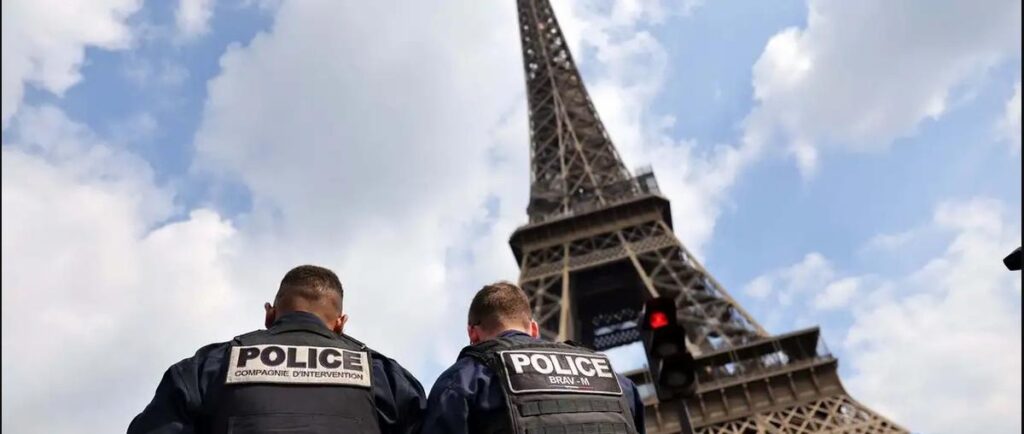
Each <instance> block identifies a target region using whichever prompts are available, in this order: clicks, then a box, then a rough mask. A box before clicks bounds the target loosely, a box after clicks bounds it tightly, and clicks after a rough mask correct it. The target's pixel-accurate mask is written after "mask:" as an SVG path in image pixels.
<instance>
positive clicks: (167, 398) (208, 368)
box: [128, 312, 426, 434]
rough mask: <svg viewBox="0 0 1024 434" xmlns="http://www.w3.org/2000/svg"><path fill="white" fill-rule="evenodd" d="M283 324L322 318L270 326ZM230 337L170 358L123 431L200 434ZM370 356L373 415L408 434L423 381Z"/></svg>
mask: <svg viewBox="0 0 1024 434" xmlns="http://www.w3.org/2000/svg"><path fill="white" fill-rule="evenodd" d="M288 323H308V324H317V325H318V326H319V327H323V329H324V330H328V329H327V327H326V326H324V324H323V321H321V320H320V319H319V318H318V317H316V316H315V315H313V314H310V313H306V312H289V313H286V314H284V315H281V316H280V317H278V319H277V321H275V322H274V324H273V325H272V326H271V327H273V326H276V325H278V324H288ZM229 351H230V342H223V343H218V344H212V345H207V346H205V347H203V348H200V349H199V351H197V352H196V354H195V355H194V356H192V357H189V358H187V359H185V360H182V361H180V362H178V363H175V364H174V365H173V366H171V367H170V368H169V369H167V372H166V373H164V377H163V379H162V380H160V385H159V386H157V388H156V396H154V397H153V401H152V402H150V403H149V405H147V406H146V409H145V410H142V413H139V415H138V416H135V419H134V420H132V423H131V425H129V426H128V434H193V433H196V434H199V433H202V432H203V427H202V426H197V425H201V423H199V422H200V417H201V416H200V414H201V413H200V410H201V409H202V408H203V398H204V397H205V396H209V395H210V391H211V390H212V389H213V388H215V387H222V386H223V382H224V377H223V376H224V372H226V371H225V369H226V368H225V365H226V364H227V363H228V358H229V356H230V353H229ZM370 354H371V358H372V360H373V371H372V372H373V374H372V375H373V377H372V378H373V396H374V402H375V404H376V406H377V420H378V421H379V422H380V428H381V432H383V433H385V434H413V433H415V432H416V431H417V430H418V428H419V422H420V420H421V419H422V416H423V411H424V408H425V406H426V400H425V398H424V394H423V386H421V385H420V382H419V381H417V380H416V378H415V377H413V376H412V374H410V373H409V372H408V371H406V370H405V369H404V368H402V367H401V366H400V365H399V364H398V362H396V361H394V360H391V359H389V358H387V357H384V356H383V355H381V354H379V353H377V352H376V351H372V350H371V351H370Z"/></svg>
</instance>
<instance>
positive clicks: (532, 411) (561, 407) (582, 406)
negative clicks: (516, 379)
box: [519, 398, 622, 416]
mask: <svg viewBox="0 0 1024 434" xmlns="http://www.w3.org/2000/svg"><path fill="white" fill-rule="evenodd" d="M589 412H613V413H621V412H622V404H621V403H620V402H619V401H609V400H600V399H579V398H577V399H546V400H538V401H530V402H524V403H522V404H519V414H521V415H523V416H539V415H543V414H556V413H589Z"/></svg>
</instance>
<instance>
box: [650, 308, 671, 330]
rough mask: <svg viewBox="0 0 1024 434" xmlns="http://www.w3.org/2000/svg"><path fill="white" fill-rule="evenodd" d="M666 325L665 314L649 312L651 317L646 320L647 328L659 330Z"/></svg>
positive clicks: (666, 317) (666, 318)
mask: <svg viewBox="0 0 1024 434" xmlns="http://www.w3.org/2000/svg"><path fill="white" fill-rule="evenodd" d="M667 325H668V315H666V314H665V312H651V316H650V317H649V318H648V319H647V327H650V328H651V330H654V329H660V328H662V327H665V326H667Z"/></svg>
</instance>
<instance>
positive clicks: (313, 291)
mask: <svg viewBox="0 0 1024 434" xmlns="http://www.w3.org/2000/svg"><path fill="white" fill-rule="evenodd" d="M344 293H345V292H344V290H343V289H342V288H341V281H340V280H338V276H337V275H336V274H334V272H333V271H331V270H328V269H326V268H324V267H317V266H316V265H300V266H298V267H295V268H292V270H291V271H289V272H288V274H285V275H284V278H283V279H281V286H280V287H279V288H278V290H277V296H276V297H274V304H273V305H271V304H270V303H266V304H265V305H264V308H265V309H266V312H267V316H266V325H267V328H269V327H270V325H271V324H273V323H274V320H276V319H277V317H278V316H280V315H283V314H286V313H288V312H308V313H311V314H314V315H316V316H318V317H320V319H322V320H323V321H324V324H326V325H327V328H329V329H331V330H334V331H335V332H337V333H341V332H342V329H344V327H345V323H346V322H347V321H348V315H346V314H345V313H344V312H343V311H342V298H343V296H344Z"/></svg>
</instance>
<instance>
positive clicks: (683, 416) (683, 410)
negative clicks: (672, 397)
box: [679, 398, 693, 434]
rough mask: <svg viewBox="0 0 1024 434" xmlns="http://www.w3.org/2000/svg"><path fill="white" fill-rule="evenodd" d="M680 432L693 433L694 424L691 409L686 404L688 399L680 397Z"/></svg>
mask: <svg viewBox="0 0 1024 434" xmlns="http://www.w3.org/2000/svg"><path fill="white" fill-rule="evenodd" d="M679 432H681V433H682V434H693V424H692V423H690V409H689V408H688V407H687V406H686V399H685V398H680V399H679Z"/></svg>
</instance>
